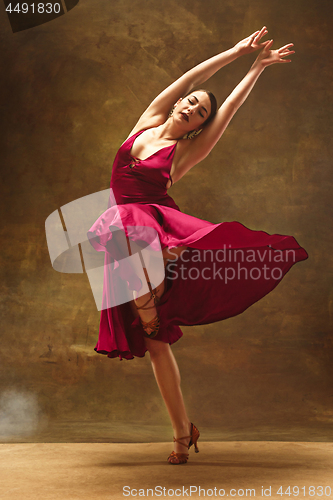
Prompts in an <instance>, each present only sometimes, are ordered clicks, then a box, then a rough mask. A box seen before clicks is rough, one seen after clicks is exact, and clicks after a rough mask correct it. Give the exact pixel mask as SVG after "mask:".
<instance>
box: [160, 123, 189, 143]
mask: <svg viewBox="0 0 333 500" xmlns="http://www.w3.org/2000/svg"><path fill="white" fill-rule="evenodd" d="M155 134H156V138H157V139H164V140H169V141H177V140H179V139H181V138H182V137H183V136H184V134H185V132H184V130H183V129H182V127H179V126H177V125H176V124H175V123H174V122H173V121H172V120H170V118H168V119H167V121H166V122H164V123H162V125H159V126H158V127H156V128H155Z"/></svg>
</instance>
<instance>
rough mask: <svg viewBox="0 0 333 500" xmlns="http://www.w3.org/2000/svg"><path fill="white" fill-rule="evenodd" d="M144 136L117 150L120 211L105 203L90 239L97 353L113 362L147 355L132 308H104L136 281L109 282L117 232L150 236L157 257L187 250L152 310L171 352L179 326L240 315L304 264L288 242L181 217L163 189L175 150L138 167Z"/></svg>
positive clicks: (115, 185) (115, 278) (169, 271)
mask: <svg viewBox="0 0 333 500" xmlns="http://www.w3.org/2000/svg"><path fill="white" fill-rule="evenodd" d="M142 132H143V131H140V132H137V133H136V134H134V135H133V136H132V137H130V138H128V139H127V140H126V141H125V142H124V144H123V145H122V146H121V147H120V149H119V151H118V153H117V155H116V158H115V160H114V164H113V169H112V176H111V184H110V187H111V189H112V192H113V195H114V197H115V201H116V203H117V204H116V205H115V204H114V203H112V202H111V201H110V202H109V208H108V210H106V212H104V213H103V214H102V215H101V216H100V217H99V218H98V219H97V221H96V222H95V223H94V225H93V226H92V227H91V228H90V230H89V232H88V237H89V240H90V243H91V244H92V245H93V247H94V248H95V249H96V250H97V251H102V252H105V267H104V290H103V303H104V308H103V309H102V311H101V321H100V330H99V339H98V342H97V345H96V347H95V351H97V352H98V353H101V354H106V355H108V357H110V358H114V357H117V356H119V358H120V359H122V358H126V359H133V358H134V356H139V357H142V356H144V355H145V352H146V347H145V342H144V336H143V329H142V326H141V324H140V320H139V317H136V316H134V314H133V311H132V308H131V306H130V304H129V302H125V303H122V304H120V305H115V306H113V307H107V304H108V303H112V300H111V299H112V298H114V296H115V295H116V294H117V289H118V285H120V282H121V281H122V283H123V282H124V281H125V282H126V279H127V282H126V284H127V285H128V287H129V288H130V289H133V288H135V283H134V282H135V279H134V282H133V280H132V283H131V278H130V277H128V276H125V277H124V276H121V273H119V275H117V273H115V272H113V275H112V276H110V270H115V269H116V268H117V266H118V270H119V269H121V259H119V250H118V248H117V246H116V245H115V242H114V241H113V232H112V230H113V231H114V229H115V228H119V230H121V231H123V232H124V233H125V234H126V235H127V236H128V237H129V239H130V240H133V241H134V240H136V241H141V242H142V240H144V241H147V238H146V237H145V234H149V230H150V229H149V228H153V230H154V231H156V233H157V234H158V237H159V240H160V245H161V248H162V249H163V248H166V247H169V248H173V247H179V246H187V247H188V250H187V251H186V252H185V254H183V255H184V259H178V261H177V262H171V263H170V264H168V266H167V268H166V281H165V283H166V289H165V292H164V294H163V296H162V301H161V305H158V306H157V310H158V314H159V317H160V329H159V332H158V334H157V336H156V337H155V339H156V340H161V341H163V342H168V343H169V344H173V343H174V342H176V341H177V340H178V339H179V338H180V337H181V336H182V331H181V329H180V328H179V325H202V324H208V323H214V322H216V321H220V320H223V319H226V318H230V317H231V316H236V315H237V314H240V313H242V312H243V311H244V310H245V309H247V308H248V307H249V306H250V305H252V304H253V303H255V302H257V301H258V300H259V299H261V298H262V297H264V296H265V295H266V294H267V293H269V292H270V291H271V290H273V288H275V287H276V285H277V284H278V283H279V282H280V281H281V279H282V278H283V276H284V275H285V274H286V273H287V272H288V271H289V269H290V268H291V267H292V266H293V265H294V264H295V263H296V262H299V261H301V260H305V259H307V257H308V255H307V253H306V251H305V250H304V249H303V248H301V247H300V246H299V245H298V243H297V241H296V240H295V238H293V237H292V236H283V235H279V234H274V235H269V234H268V233H266V232H264V231H252V230H250V229H248V228H246V227H245V226H243V225H242V224H240V223H239V222H222V223H220V224H212V223H211V222H207V221H205V220H201V219H198V218H196V217H192V216H191V215H187V214H184V213H182V212H181V211H180V209H179V207H178V206H177V205H176V204H175V202H174V200H173V199H172V198H171V197H170V196H169V195H168V194H167V189H166V184H167V182H168V180H169V178H170V169H171V165H172V159H173V156H174V152H175V147H176V144H174V145H170V146H167V147H165V148H162V149H160V150H159V151H157V152H156V153H154V154H153V155H151V156H149V157H148V158H146V159H144V160H138V159H136V158H134V157H133V156H132V155H131V149H132V145H133V143H134V141H135V139H136V137H137V136H138V135H140V134H141V133H142ZM110 198H111V196H110ZM112 205H113V206H112ZM136 228H137V229H136ZM143 229H147V232H146V233H145V231H142V230H143ZM156 233H154V234H156ZM148 239H149V238H148ZM185 255H186V257H185ZM117 259H118V260H117ZM119 263H120V268H119ZM111 274H112V273H111ZM125 274H126V273H125ZM132 278H133V277H132ZM134 278H135V277H134ZM133 283H134V285H133ZM110 298H111V299H110ZM108 301H109V302H108Z"/></svg>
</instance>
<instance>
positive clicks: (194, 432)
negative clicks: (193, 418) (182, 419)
mask: <svg viewBox="0 0 333 500" xmlns="http://www.w3.org/2000/svg"><path fill="white" fill-rule="evenodd" d="M199 437H200V432H199V430H198V429H197V428H196V426H195V425H194V424H192V432H191V442H190V446H191V445H192V444H194V451H195V453H199V448H198V444H197V442H198V439H199Z"/></svg>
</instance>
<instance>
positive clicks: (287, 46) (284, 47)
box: [279, 43, 294, 50]
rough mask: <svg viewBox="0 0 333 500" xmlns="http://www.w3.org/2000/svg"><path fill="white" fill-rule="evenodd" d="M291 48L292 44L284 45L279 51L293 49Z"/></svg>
mask: <svg viewBox="0 0 333 500" xmlns="http://www.w3.org/2000/svg"><path fill="white" fill-rule="evenodd" d="M293 46H294V44H293V43H288V44H287V45H284V46H283V47H281V48H280V49H279V50H284V49H288V48H289V47H293Z"/></svg>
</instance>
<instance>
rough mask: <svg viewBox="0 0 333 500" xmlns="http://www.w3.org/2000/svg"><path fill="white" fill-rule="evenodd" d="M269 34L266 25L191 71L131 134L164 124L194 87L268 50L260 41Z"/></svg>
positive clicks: (160, 98) (161, 96)
mask: <svg viewBox="0 0 333 500" xmlns="http://www.w3.org/2000/svg"><path fill="white" fill-rule="evenodd" d="M266 34H267V28H266V26H264V27H263V28H262V29H261V30H260V31H256V32H254V33H252V35H250V36H248V37H247V38H245V39H244V40H241V41H240V42H238V43H237V44H236V45H235V46H234V47H232V48H231V49H229V50H226V51H225V52H222V53H221V54H218V55H216V56H214V57H211V58H210V59H207V60H206V61H204V62H202V63H200V64H198V65H197V66H195V67H194V68H192V69H190V70H189V71H187V72H186V73H185V74H184V75H182V76H181V77H180V78H178V80H176V81H175V82H174V83H172V84H171V85H170V86H169V87H167V88H166V89H165V90H163V92H161V93H160V94H159V95H158V96H157V97H156V98H155V99H154V100H153V102H152V103H151V104H150V106H148V108H147V109H146V111H145V112H144V113H143V114H142V115H141V117H140V119H139V121H138V123H137V124H136V126H135V127H134V129H133V130H132V131H131V134H130V135H132V134H133V133H135V132H137V131H138V130H142V129H143V128H146V127H147V124H149V127H152V126H156V125H160V124H161V123H164V121H165V120H166V119H167V117H168V114H169V112H170V109H171V108H172V106H173V105H174V104H175V103H176V102H177V101H178V99H180V98H181V97H183V96H184V95H186V94H187V93H188V92H190V91H191V90H192V89H193V88H194V87H196V86H198V85H201V84H202V83H204V82H205V81H206V80H208V79H209V78H210V77H211V76H212V75H214V74H215V73H216V72H217V71H218V70H219V69H221V68H223V66H226V65H227V64H229V63H231V62H232V61H234V60H235V59H237V58H238V57H240V56H242V55H244V54H250V53H251V52H254V51H256V50H258V49H261V48H263V47H265V46H266V44H267V43H268V42H263V43H260V40H261V38H262V37H263V36H265V35H266Z"/></svg>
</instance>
